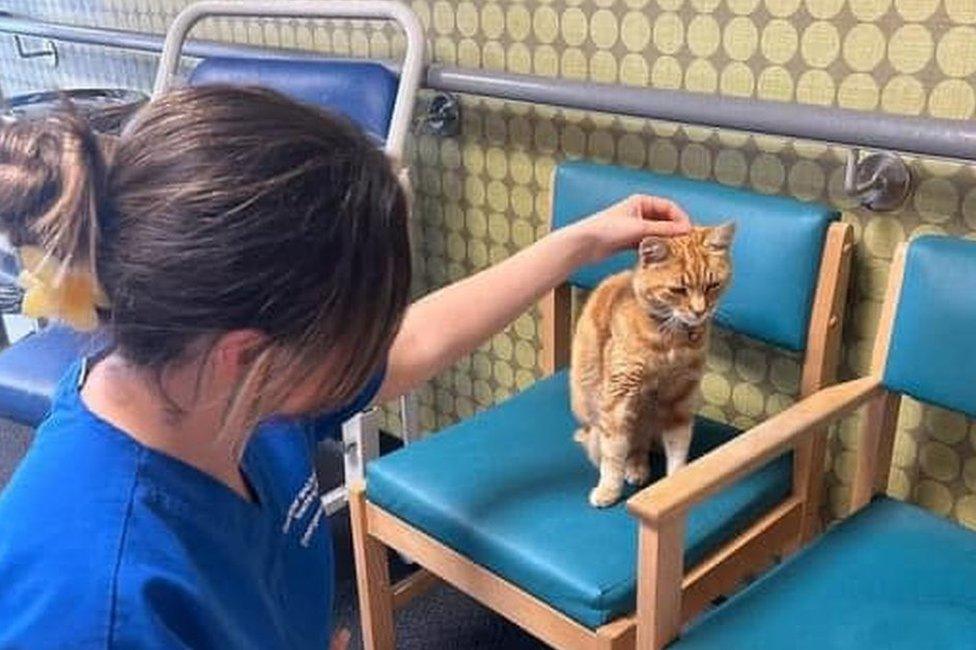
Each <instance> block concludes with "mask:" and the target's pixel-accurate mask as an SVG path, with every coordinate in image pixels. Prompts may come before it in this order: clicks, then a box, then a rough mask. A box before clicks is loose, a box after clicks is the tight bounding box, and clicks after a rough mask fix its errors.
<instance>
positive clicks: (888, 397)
mask: <svg viewBox="0 0 976 650" xmlns="http://www.w3.org/2000/svg"><path fill="white" fill-rule="evenodd" d="M900 405H901V396H900V395H898V394H897V393H888V392H886V393H884V394H882V395H879V396H877V397H875V398H874V399H872V400H871V401H870V402H868V404H867V407H866V408H865V410H864V419H863V420H862V423H861V424H862V426H861V442H860V447H859V449H858V450H857V470H856V471H855V473H854V484H853V485H852V486H851V510H850V511H851V513H852V514H853V513H855V512H857V511H858V510H860V509H861V508H863V507H864V506H866V505H867V504H868V502H870V501H871V498H872V497H873V496H874V495H875V494H876V493H878V492H884V490H885V488H886V487H887V486H888V472H889V470H890V468H891V454H892V447H893V446H894V444H895V428H896V426H897V424H898V408H899V406H900Z"/></svg>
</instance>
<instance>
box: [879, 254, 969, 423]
mask: <svg viewBox="0 0 976 650" xmlns="http://www.w3.org/2000/svg"><path fill="white" fill-rule="evenodd" d="M974 289H976V242H974V241H969V240H965V239H956V238H953V237H940V236H934V235H929V236H925V237H920V238H918V239H916V240H915V241H913V242H912V243H911V244H910V245H909V247H908V255H907V258H906V260H905V277H904V281H903V283H902V288H901V298H900V299H899V301H898V311H897V313H896V316H895V325H894V329H893V331H892V338H891V345H890V347H889V350H888V361H887V365H886V366H885V376H884V383H885V386H887V387H888V388H890V389H892V390H896V391H899V392H904V393H908V394H909V395H911V396H912V397H915V398H917V399H920V400H923V401H926V402H932V403H933V404H938V405H939V406H943V407H945V408H949V409H953V410H956V411H962V412H963V413H967V414H968V415H969V416H970V417H976V345H973V332H976V294H974Z"/></svg>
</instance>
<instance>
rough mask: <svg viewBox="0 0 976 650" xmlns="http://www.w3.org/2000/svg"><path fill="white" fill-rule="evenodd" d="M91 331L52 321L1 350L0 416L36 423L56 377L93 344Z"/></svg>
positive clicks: (44, 413)
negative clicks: (54, 323)
mask: <svg viewBox="0 0 976 650" xmlns="http://www.w3.org/2000/svg"><path fill="white" fill-rule="evenodd" d="M94 341H95V338H94V337H93V335H92V334H84V333H79V332H75V331H74V330H72V329H69V328H67V327H62V326H58V325H54V326H51V327H47V328H45V329H43V330H40V331H39V332H35V333H34V334H30V335H29V336H26V337H24V338H23V339H21V340H19V341H17V342H16V343H14V344H13V345H11V346H10V347H8V348H7V349H5V350H4V351H3V352H0V418H6V419H8V420H13V421H14V422H17V423H19V424H24V425H27V426H30V427H36V426H37V425H39V424H40V423H41V420H43V419H44V418H45V417H46V416H47V413H48V410H49V409H50V408H51V398H52V397H53V395H54V389H55V387H56V386H57V384H58V381H59V380H60V379H61V377H62V376H63V375H64V373H65V372H67V370H68V367H69V366H71V364H72V363H73V362H74V361H76V360H77V359H78V358H79V357H80V356H82V355H84V354H88V353H90V352H92V351H93V350H94V348H95V342H94Z"/></svg>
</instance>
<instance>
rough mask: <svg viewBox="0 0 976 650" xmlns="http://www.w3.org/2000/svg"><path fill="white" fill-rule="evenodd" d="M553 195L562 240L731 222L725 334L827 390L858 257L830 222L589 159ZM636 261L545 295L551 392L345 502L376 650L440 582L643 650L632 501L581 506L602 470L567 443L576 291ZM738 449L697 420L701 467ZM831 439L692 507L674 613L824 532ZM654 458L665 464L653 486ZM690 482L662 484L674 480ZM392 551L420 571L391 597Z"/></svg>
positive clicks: (392, 464) (539, 626) (580, 637)
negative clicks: (399, 617)
mask: <svg viewBox="0 0 976 650" xmlns="http://www.w3.org/2000/svg"><path fill="white" fill-rule="evenodd" d="M553 183H554V188H553V192H554V193H553V204H552V225H553V228H560V227H563V226H566V225H568V224H571V223H573V222H575V221H577V220H579V219H581V218H583V217H585V216H587V215H589V214H592V213H593V212H596V211H598V210H600V209H603V208H605V207H606V206H608V205H610V204H612V203H615V202H617V201H618V200H620V199H622V198H625V197H626V196H628V195H631V194H634V193H649V194H657V195H661V196H666V197H669V198H672V199H674V200H676V201H677V202H679V203H680V204H681V205H683V206H684V208H685V209H687V210H688V212H689V213H690V214H691V215H692V216H693V218H694V219H695V220H696V221H697V222H699V223H704V224H715V223H719V222H721V221H724V220H727V219H734V220H735V221H736V222H737V226H738V231H737V236H736V240H735V243H734V244H733V248H732V256H733V263H734V266H735V271H734V278H733V281H732V285H731V286H730V288H729V290H728V291H727V293H726V294H725V296H724V298H723V302H722V303H721V305H720V309H719V311H718V314H717V321H718V323H719V325H720V326H722V327H724V328H727V329H729V330H732V331H734V332H738V333H741V334H743V335H747V336H750V337H752V338H755V339H758V340H761V341H764V342H766V343H768V344H771V345H773V346H777V347H780V348H785V349H788V350H793V351H795V352H798V353H802V354H803V358H804V366H803V368H804V369H803V379H802V389H801V392H802V393H804V394H808V393H812V392H814V391H815V390H817V389H819V388H821V387H822V386H824V385H826V384H828V383H830V382H831V381H832V379H833V373H834V369H835V366H836V362H837V354H838V352H837V351H838V345H839V334H840V331H839V330H840V326H839V324H840V322H842V320H843V314H842V310H843V307H844V302H845V293H846V285H847V277H848V269H849V257H850V228H849V226H847V225H846V224H842V223H840V222H838V221H837V217H838V215H837V213H836V212H834V211H833V210H831V209H829V208H827V207H825V206H823V205H818V204H815V203H801V202H799V201H795V200H792V199H787V198H782V197H774V196H763V195H758V194H755V193H752V192H749V191H746V190H742V189H735V188H730V187H726V186H722V185H718V184H715V183H709V182H704V181H697V180H689V179H683V178H677V177H671V176H662V175H658V174H652V173H648V172H644V171H637V170H631V169H623V168H619V167H611V166H603V165H595V164H589V163H585V162H568V163H563V164H561V165H560V166H559V167H558V169H557V170H556V172H555V175H554V180H553ZM635 259H636V258H635V256H634V254H633V253H625V254H621V255H618V256H616V257H614V258H612V259H610V260H608V261H606V262H604V263H602V264H599V265H595V266H591V267H587V268H583V269H581V270H580V271H579V272H578V273H576V274H575V275H574V276H573V277H572V278H570V280H569V283H568V284H566V285H564V286H561V287H558V288H557V289H556V290H555V291H554V292H553V293H552V294H551V295H550V296H548V297H547V298H546V299H545V301H544V303H543V306H542V307H543V329H544V339H545V343H544V350H543V365H544V368H545V370H546V372H547V375H548V376H547V377H546V378H544V379H541V380H540V381H538V382H537V383H536V384H534V385H533V386H531V387H530V388H528V389H527V390H525V391H523V392H521V393H520V394H518V395H516V396H515V397H513V398H511V399H509V400H508V401H506V402H504V403H502V404H500V405H498V406H496V407H494V408H491V409H489V410H487V411H485V412H483V413H480V414H478V415H476V416H474V417H472V418H470V419H468V420H466V421H463V422H461V423H459V424H457V425H455V426H452V427H449V428H448V429H446V430H444V431H442V432H440V433H438V434H437V435H434V436H431V437H429V438H427V439H425V440H423V441H421V442H418V443H416V444H413V445H410V446H409V447H407V448H404V449H403V450H401V451H399V452H396V453H394V454H391V455H389V456H385V457H383V458H380V459H378V460H376V461H374V462H372V463H371V464H370V465H369V466H368V467H367V479H366V486H365V492H364V491H363V489H358V490H354V491H353V495H352V498H351V501H350V503H351V506H352V509H353V512H352V515H353V525H354V534H355V538H356V546H355V547H356V557H357V568H358V572H359V592H360V604H361V608H360V609H361V612H362V616H363V628H364V638H365V640H366V645H367V647H368V648H383V649H385V648H391V647H393V644H394V639H393V634H392V608H393V605H394V604H399V603H401V602H403V601H405V600H406V599H407V598H409V597H410V595H412V594H413V593H415V592H416V591H418V590H419V589H421V588H422V587H425V586H428V585H429V584H430V583H431V580H432V578H431V576H435V575H436V576H439V577H440V578H442V579H444V580H445V581H447V582H450V583H452V584H454V585H455V586H457V587H458V588H460V589H462V590H463V591H466V592H467V593H469V594H470V595H472V596H474V597H475V598H477V599H479V600H480V601H481V602H483V603H485V604H487V605H488V606H489V607H492V608H493V609H495V610H497V611H499V612H500V613H502V614H503V615H505V616H507V617H509V618H510V619H511V620H513V621H515V622H516V623H518V624H519V625H521V626H522V627H524V628H525V629H527V630H528V631H530V632H531V633H533V634H535V635H536V636H538V637H539V638H541V639H542V640H544V641H546V642H547V643H550V644H551V645H554V646H556V647H566V648H631V647H633V646H634V639H635V632H636V628H637V623H636V620H637V619H636V617H635V608H636V603H637V601H638V592H639V591H640V590H641V589H642V588H643V585H644V583H645V581H646V580H647V579H648V576H649V575H651V574H653V573H654V572H655V570H654V569H651V570H650V573H649V574H648V575H642V576H641V578H640V581H639V580H638V529H639V528H640V522H639V520H638V519H635V518H634V517H632V516H630V515H629V514H628V512H627V508H626V505H625V504H619V505H618V506H616V507H613V508H609V509H595V508H593V507H591V506H590V505H589V503H588V501H587V494H588V492H589V490H590V488H591V487H592V486H593V485H594V484H595V481H596V469H595V468H594V467H592V466H591V465H590V463H589V461H588V460H587V459H586V457H585V454H584V453H583V451H582V449H581V448H580V447H579V445H578V444H577V443H575V442H574V441H573V435H572V434H573V430H574V428H575V424H574V421H573V417H572V415H571V412H570V408H569V398H568V380H567V376H566V373H565V370H564V369H562V366H565V365H566V363H567V362H568V357H569V343H570V340H571V313H570V312H571V307H570V303H571V299H570V298H571V290H572V288H573V287H575V288H579V289H583V290H586V289H591V288H593V287H594V286H596V284H598V283H599V282H600V281H601V280H602V279H603V278H605V277H606V276H608V275H610V274H613V273H616V272H618V271H620V270H622V269H625V268H628V267H630V266H632V265H633V264H634V263H635ZM739 436H740V431H738V430H737V429H735V428H734V427H732V426H729V425H726V424H722V423H719V422H715V421H711V420H708V419H706V418H699V419H698V420H697V422H696V431H695V437H694V442H693V445H692V451H691V456H692V458H693V459H694V458H701V459H703V458H707V457H708V456H709V455H710V452H712V450H714V449H720V448H722V446H723V445H727V444H729V442H730V441H735V440H737V439H738V437H739ZM823 443H824V440H823V435H822V434H818V435H816V436H812V437H810V438H809V439H805V440H802V441H798V442H797V444H796V445H795V446H793V447H791V448H784V449H782V450H781V453H780V454H777V455H776V456H775V457H770V458H768V459H767V462H765V463H763V464H762V465H761V466H759V465H757V466H755V467H753V468H752V470H753V471H750V472H749V473H746V474H743V475H741V476H740V477H738V479H739V480H737V481H736V482H734V484H730V485H728V486H727V487H726V489H724V490H722V491H718V492H715V493H714V494H712V495H711V497H710V498H709V499H707V500H705V501H703V502H702V503H701V504H699V505H698V506H697V507H695V508H694V509H692V511H691V512H690V513H689V515H688V517H687V518H686V525H685V526H683V531H681V532H675V536H674V539H673V540H671V542H672V543H673V544H674V545H675V548H674V560H675V562H674V566H673V567H672V568H673V569H674V571H675V573H674V575H673V576H672V577H673V578H674V579H675V580H677V581H678V582H677V583H676V584H677V590H678V591H677V592H676V593H675V594H673V595H674V597H675V599H676V601H677V602H679V603H681V602H683V607H684V613H683V614H681V612H680V608H679V612H678V614H677V616H679V617H681V616H684V617H690V616H692V615H693V614H694V613H695V612H697V611H698V610H700V609H701V608H702V607H703V606H705V605H706V604H707V603H708V602H709V601H711V600H713V599H714V598H715V597H716V596H718V595H720V594H723V593H726V592H728V591H729V590H730V589H731V588H732V587H733V586H734V585H736V584H737V582H738V581H739V580H740V579H741V578H742V577H743V576H746V575H749V574H752V573H756V572H758V571H760V570H762V569H763V568H765V567H766V566H767V565H768V564H769V563H770V562H771V561H772V560H773V559H774V558H776V557H778V556H780V555H782V554H784V553H786V552H787V551H788V550H790V549H792V548H794V547H795V546H796V545H798V544H799V543H800V542H801V540H802V539H804V538H805V537H806V536H808V535H809V534H810V533H811V532H812V531H814V530H816V528H817V520H818V517H817V513H818V512H819V486H820V485H821V483H822V478H823V473H822V469H823ZM712 453H713V452H712ZM660 461H661V459H660V458H655V459H654V462H655V463H656V464H655V467H656V476H657V477H658V478H660V477H661V475H662V474H663V468H662V466H661V465H662V463H661V462H660ZM695 462H700V460H699V461H694V462H692V463H691V465H694V464H695ZM686 471H687V469H684V470H680V471H678V472H677V473H675V474H674V475H673V476H671V477H668V478H667V479H661V480H660V481H659V482H658V483H657V484H658V485H662V486H667V485H675V484H676V482H678V483H680V481H681V476H682V474H683V473H684V472H686ZM681 544H683V545H684V552H683V553H682V551H681V549H680V545H681ZM388 548H393V549H395V550H397V551H400V552H401V553H404V554H406V555H407V556H409V557H411V558H413V559H414V560H416V561H417V563H418V564H420V565H421V566H422V567H424V570H423V571H421V572H419V573H418V574H416V575H415V576H413V577H412V578H411V579H410V580H409V581H408V582H407V583H405V584H401V585H398V586H392V585H390V584H389V576H388V575H387V572H386V566H385V562H384V558H385V554H386V552H387V549H388ZM640 552H641V553H643V552H644V550H643V549H641V551H640ZM682 565H684V566H687V567H688V569H689V570H688V571H687V572H685V571H683V569H682ZM640 570H641V571H642V572H644V573H646V572H647V571H648V570H647V569H646V567H641V569H640ZM660 570H661V567H659V568H658V569H657V571H660ZM639 582H640V584H638V583H639ZM682 582H683V583H684V585H683V586H682V584H681V583H682ZM682 594H683V598H682ZM641 607H643V604H641Z"/></svg>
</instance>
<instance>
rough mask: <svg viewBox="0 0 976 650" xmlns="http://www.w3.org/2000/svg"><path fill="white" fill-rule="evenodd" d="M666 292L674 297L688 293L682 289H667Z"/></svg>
mask: <svg viewBox="0 0 976 650" xmlns="http://www.w3.org/2000/svg"><path fill="white" fill-rule="evenodd" d="M668 291H670V292H671V293H673V294H674V295H676V296H683V295H685V294H687V293H688V290H687V289H686V288H684V287H668Z"/></svg>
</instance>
